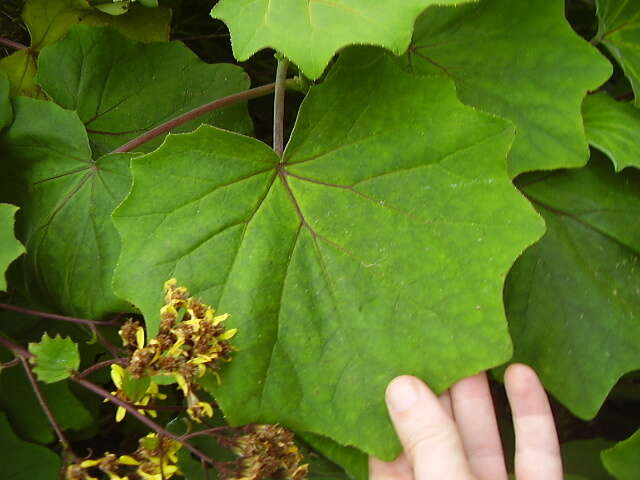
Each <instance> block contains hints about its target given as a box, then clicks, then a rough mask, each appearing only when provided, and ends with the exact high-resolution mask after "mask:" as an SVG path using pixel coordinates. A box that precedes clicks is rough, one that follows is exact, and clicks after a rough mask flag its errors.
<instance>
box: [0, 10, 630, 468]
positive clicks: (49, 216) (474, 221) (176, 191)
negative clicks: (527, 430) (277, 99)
mask: <svg viewBox="0 0 640 480" xmlns="http://www.w3.org/2000/svg"><path fill="white" fill-rule="evenodd" d="M95 3H99V2H88V1H86V0H46V1H45V0H27V1H26V2H22V1H18V0H11V1H7V2H3V4H2V5H0V10H2V12H1V13H2V15H3V16H2V19H1V21H0V28H1V29H2V30H1V32H0V37H2V39H4V42H0V55H2V58H0V129H1V131H0V162H2V170H1V171H2V174H0V247H1V248H0V269H1V272H0V273H2V274H3V276H2V280H0V288H1V289H2V290H3V291H5V293H3V294H2V296H3V299H2V302H3V303H6V304H12V305H19V306H22V307H26V308H28V309H30V310H38V311H46V312H51V313H57V314H62V315H67V316H73V317H82V318H84V319H90V320H100V319H104V318H107V317H109V316H110V315H112V314H115V313H123V314H129V315H137V316H138V318H142V317H143V318H144V322H145V324H146V327H147V330H148V332H149V334H150V335H153V334H155V333H156V332H157V330H158V326H159V321H160V317H159V315H158V310H159V308H160V307H161V306H162V304H163V301H162V297H163V292H162V288H161V287H162V284H163V282H164V281H165V280H167V279H169V278H172V277H176V278H177V279H178V282H179V283H180V284H184V285H187V286H188V287H189V290H190V291H191V292H192V293H193V294H194V295H195V296H197V297H198V298H200V299H201V300H202V301H204V302H206V303H208V304H212V305H215V306H216V307H218V308H219V309H220V310H221V311H225V312H229V313H231V314H232V317H231V318H230V319H229V320H228V324H229V325H230V326H232V327H237V328H239V333H238V335H237V339H234V341H235V344H236V346H237V347H238V349H239V350H238V352H237V353H236V354H235V355H234V361H233V362H231V363H230V364H229V365H228V366H227V367H225V368H224V369H223V370H222V371H221V377H222V383H221V384H217V383H216V382H211V381H205V382H203V387H204V388H205V389H206V390H207V391H208V392H209V393H210V394H211V395H212V396H213V397H214V398H215V400H216V402H217V403H218V405H219V406H220V408H221V410H222V412H223V413H224V417H225V420H224V421H226V422H229V423H230V424H233V425H242V424H246V423H253V422H263V423H282V424H283V425H285V426H287V427H288V428H291V429H293V430H294V431H296V433H298V435H299V436H300V438H301V439H304V442H305V443H306V444H307V445H308V448H309V449H310V450H309V456H310V458H311V459H312V468H311V477H312V478H355V479H364V478H366V476H367V472H366V455H368V454H373V455H376V456H378V457H380V458H383V459H387V460H389V459H392V458H394V457H395V456H396V455H397V454H398V453H399V451H400V448H399V444H398V442H397V440H396V438H395V435H394V434H393V429H392V427H391V424H390V422H389V419H388V417H387V414H386V411H385V406H384V401H383V392H384V388H385V386H386V384H387V383H388V382H389V381H390V380H391V379H392V378H393V377H395V376H397V375H399V374H405V373H408V374H414V375H417V376H419V377H421V378H423V379H425V380H426V381H427V382H428V383H429V384H430V385H431V386H432V387H433V388H434V389H435V390H437V391H443V390H444V389H446V388H448V387H449V386H450V385H451V384H453V383H454V382H455V381H457V380H459V379H460V378H463V377H465V376H468V375H471V374H473V373H476V372H478V371H481V370H486V369H492V368H495V377H496V378H499V376H500V375H499V372H500V371H501V369H502V367H504V366H505V365H506V364H508V363H509V362H513V361H519V362H525V363H528V364H530V365H532V366H533V367H534V368H535V369H536V371H537V372H538V374H539V375H540V377H541V379H542V381H543V383H544V385H545V387H546V388H547V390H548V391H549V393H550V394H551V395H552V396H553V399H554V405H555V413H556V416H557V420H558V425H559V431H560V435H561V440H562V441H563V442H564V450H565V464H566V466H567V474H568V478H569V477H570V478H583V479H585V478H587V479H600V478H603V479H604V478H616V479H619V480H626V479H632V478H638V477H640V465H638V458H640V442H639V441H638V440H639V438H640V437H638V433H637V432H636V430H638V429H639V428H640V415H639V414H638V413H637V412H638V411H639V409H638V407H639V406H640V377H639V376H638V370H640V348H639V345H640V261H639V258H640V173H639V172H638V169H639V168H640V110H639V109H638V107H639V106H640V100H638V99H639V96H638V95H639V92H638V89H639V88H640V78H639V76H638V72H640V54H639V53H638V52H640V4H639V3H638V2H632V1H626V0H596V1H593V0H567V1H566V2H565V1H563V0H545V1H539V2H533V3H532V2H515V1H512V0H478V1H465V0H459V1H455V0H451V1H439V2H436V1H431V0H412V1H407V2H400V3H402V5H399V4H398V2H393V1H391V0H386V1H380V2H368V1H361V0H336V1H335V2H303V1H299V0H272V1H267V0H264V1H256V2H244V3H246V5H244V4H243V5H240V6H239V5H238V2H236V1H233V0H220V1H219V2H217V3H216V2H215V1H210V2H204V1H203V2H192V1H189V0H167V1H166V2H162V1H161V2H160V6H158V7H157V8H146V7H145V6H143V5H141V4H138V3H133V4H132V5H131V8H130V9H129V10H128V11H122V12H118V13H121V14H119V15H112V14H109V13H106V12H105V10H109V9H108V8H102V7H101V8H95V5H94V4H95ZM103 3H104V2H103ZM110 7H112V6H110ZM210 10H211V12H210ZM227 29H228V30H227ZM12 42H19V43H23V44H24V46H25V48H18V49H15V51H14V48H12V46H11V45H13V46H14V47H15V43H12ZM18 47H19V45H18ZM265 49H266V50H265ZM269 49H273V50H276V51H277V52H278V54H279V55H281V56H284V57H287V58H288V59H289V60H291V62H292V67H291V69H290V74H291V75H292V76H294V75H295V76H296V77H297V81H296V82H294V84H295V85H297V86H298V87H297V90H296V91H289V92H287V105H286V107H287V108H286V123H285V130H286V133H287V137H288V144H287V146H286V150H285V152H284V154H283V155H282V157H280V156H278V155H277V154H276V153H275V152H274V151H273V150H272V149H271V148H270V146H269V145H268V144H269V143H271V141H272V138H271V134H270V129H271V122H272V120H271V115H272V110H271V108H272V107H271V100H270V99H269V98H260V99H256V100H252V101H251V102H250V103H249V104H247V103H246V102H244V103H243V102H240V103H234V104H233V105H230V106H227V107H225V108H221V109H216V110H213V111H210V112H208V113H207V114H205V115H201V116H198V117H197V118H195V119H192V120H191V121H189V122H187V123H185V124H183V125H182V126H180V127H178V128H176V129H174V130H172V133H171V134H169V135H164V134H163V135H160V136H158V137H156V138H155V139H153V140H152V141H150V142H147V143H144V144H142V145H140V146H139V147H138V148H136V149H134V150H133V151H127V152H126V153H122V152H121V151H120V149H119V147H121V146H122V145H124V144H126V143H127V142H129V141H131V140H133V139H135V138H136V137H138V136H139V135H141V134H144V133H145V132H147V131H149V130H151V129H153V128H154V127H157V126H158V125H161V124H163V123H165V122H168V121H169V120H171V119H173V118H174V117H176V116H179V115H181V114H185V113H186V112H189V111H190V110H192V109H194V108H197V107H199V106H201V105H203V104H206V103H208V102H212V101H214V100H216V99H223V98H226V97H228V96H230V95H234V94H241V93H242V92H244V91H246V90H247V89H248V88H249V87H250V86H254V87H255V86H258V85H263V84H266V83H269V82H272V81H273V78H274V76H275V64H276V61H275V59H274V58H273V50H269ZM307 87H308V88H307ZM116 150H117V151H116ZM16 212H17V213H16ZM14 218H15V222H14ZM23 252H24V254H23ZM18 257H19V258H18ZM16 258H17V260H16ZM140 315H141V316H142V317H140ZM116 330H117V329H115V328H111V329H104V331H103V332H102V333H103V334H104V335H105V336H106V337H107V338H110V339H111V340H114V339H115V337H116V333H115V332H116ZM58 334H61V335H63V336H64V337H65V338H67V340H62V339H61V337H56V335H58ZM0 335H1V336H2V337H4V338H7V339H10V340H11V341H13V342H15V343H18V344H20V345H23V346H25V347H26V345H27V343H29V342H37V341H39V340H40V338H41V337H42V338H44V341H43V342H42V343H40V344H39V345H37V346H34V347H32V352H33V353H36V354H37V356H38V362H39V363H38V364H37V365H36V367H35V368H34V370H35V371H36V373H38V375H39V378H40V380H42V381H44V382H49V383H51V382H54V383H51V385H44V384H43V386H42V389H43V392H44V393H45V395H46V396H47V398H48V401H49V403H50V405H51V407H52V410H53V411H54V414H56V415H58V416H60V424H61V427H62V428H63V429H64V430H65V431H66V432H67V434H68V435H69V437H70V438H71V441H72V444H73V445H74V447H75V448H77V449H78V450H79V451H81V449H82V451H87V449H93V450H96V451H99V452H101V451H104V450H112V451H113V450H118V449H122V448H124V447H126V446H129V445H130V444H131V441H130V440H128V439H129V438H131V437H134V436H135V435H138V436H140V434H141V432H144V429H142V427H140V426H139V425H137V424H136V423H135V422H134V421H132V420H127V421H125V423H124V425H123V426H121V427H116V426H115V424H114V423H113V422H112V421H110V419H111V418H112V413H113V412H112V410H113V407H112V406H111V405H104V404H101V403H100V400H99V399H98V398H97V397H95V398H94V397H93V396H92V395H91V394H90V393H88V392H85V391H82V390H81V389H78V388H76V387H77V386H76V385H70V384H69V383H68V381H67V380H66V378H67V377H68V376H69V372H70V371H75V370H77V369H79V368H86V367H89V366H91V365H92V364H94V363H96V362H98V361H101V360H104V359H105V358H108V357H107V356H106V355H107V352H106V351H105V349H104V347H103V346H102V345H101V343H102V342H96V338H95V335H94V334H93V333H92V332H91V330H88V329H87V328H85V327H84V326H82V325H76V324H71V325H70V324H66V323H61V322H56V321H52V320H42V319H38V318H36V317H32V316H25V315H21V314H18V313H15V312H9V311H3V312H1V313H0ZM69 338H71V339H72V340H73V342H75V343H73V342H72V340H69ZM67 343H69V344H70V345H71V347H69V345H67ZM76 344H77V345H76ZM10 360H11V354H10V352H9V351H8V350H5V349H1V348H0V361H3V362H8V361H10ZM48 362H50V363H51V365H49V364H48ZM19 368H20V367H15V369H14V368H13V367H12V368H10V369H7V370H6V371H5V370H4V369H3V370H0V386H1V390H0V409H1V410H2V413H0V444H2V445H5V444H6V445H11V450H12V451H14V452H17V453H16V454H15V455H12V456H11V458H10V459H8V458H7V459H3V461H2V463H3V465H7V464H8V463H9V464H11V468H13V469H14V470H11V472H14V471H15V472H16V473H15V474H14V473H11V474H12V475H14V476H13V477H11V478H43V479H44V478H56V476H57V475H58V471H59V469H60V465H61V462H63V461H64V460H65V459H64V458H60V453H61V452H60V446H59V445H57V444H56V442H55V441H54V438H55V437H54V436H53V432H52V430H51V428H50V426H49V424H48V423H47V422H46V419H45V418H44V417H43V416H41V413H40V412H39V411H37V408H38V405H37V403H35V402H34V400H33V398H30V397H29V395H30V392H29V390H30V389H29V386H28V384H27V383H26V378H24V375H23V374H22V372H19V371H18V369H19ZM91 378H92V379H93V381H95V382H97V383H101V384H104V385H105V386H107V385H108V383H109V379H108V378H107V376H106V374H105V372H97V373H95V374H93V376H92V377H91ZM205 378H206V377H205ZM209 380H210V379H209ZM56 382H57V383H56ZM493 386H494V390H495V393H496V397H497V408H498V411H499V412H500V413H501V415H502V416H505V415H506V412H507V410H506V408H505V407H504V405H503V401H500V400H499V399H500V398H502V397H501V395H502V393H501V386H500V383H499V381H497V380H496V381H495V382H494V385H493ZM108 388H109V387H108V386H107V389H108ZM61 405H64V406H65V407H64V408H62V407H61ZM174 417H175V415H172V414H171V413H167V412H165V413H162V414H161V416H160V418H159V421H160V422H161V423H162V424H170V423H171V422H172V420H175V418H174ZM105 418H108V419H109V422H110V423H109V422H107V424H108V427H107V428H102V427H103V426H104V425H105V420H104V419H105ZM507 430H508V429H507ZM507 430H505V444H506V445H507V446H508V445H509V444H510V441H509V435H508V432H507ZM634 432H635V433H634ZM618 442H620V443H618ZM202 448H203V449H209V450H207V451H210V450H211V451H215V448H214V447H212V446H211V445H204V446H202ZM2 450H3V452H2V453H0V455H3V454H5V455H6V452H4V450H5V449H2ZM507 450H509V448H507ZM35 456H37V457H38V458H42V461H41V462H38V463H34V462H33V458H34V457H35ZM576 457H582V458H587V459H589V462H591V463H590V464H591V465H595V466H597V467H593V468H590V469H586V468H584V465H581V464H580V462H576V461H572V460H571V459H572V458H576ZM7 462H8V463H7ZM181 464H182V468H183V471H184V472H185V475H186V477H187V478H189V479H191V480H193V479H196V478H202V477H201V471H200V470H199V469H198V468H197V465H195V466H194V465H193V460H192V459H191V458H190V457H189V456H188V455H187V456H182V457H181ZM314 465H317V466H316V467H314ZM588 470H591V471H588Z"/></svg>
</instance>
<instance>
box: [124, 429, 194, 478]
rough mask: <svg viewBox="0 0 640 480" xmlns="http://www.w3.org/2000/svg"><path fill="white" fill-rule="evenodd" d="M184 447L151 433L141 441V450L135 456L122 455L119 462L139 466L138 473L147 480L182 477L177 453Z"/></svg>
mask: <svg viewBox="0 0 640 480" xmlns="http://www.w3.org/2000/svg"><path fill="white" fill-rule="evenodd" d="M180 448H182V445H181V444H180V443H179V442H177V441H175V440H172V439H169V438H166V437H162V438H160V437H158V434H157V433H150V434H149V435H147V436H146V437H144V438H142V439H140V448H139V449H138V450H137V451H136V453H134V454H133V455H122V456H121V457H120V458H118V462H119V463H121V464H122V465H128V466H137V467H138V468H137V469H136V473H137V474H138V476H139V477H140V478H143V479H145V480H165V479H169V478H171V477H173V475H181V474H182V472H180V470H179V468H178V466H177V465H176V463H177V462H178V456H177V455H176V453H177V452H178V450H180Z"/></svg>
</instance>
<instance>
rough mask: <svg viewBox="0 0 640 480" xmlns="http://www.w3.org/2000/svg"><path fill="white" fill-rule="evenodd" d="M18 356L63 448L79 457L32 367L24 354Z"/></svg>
mask: <svg viewBox="0 0 640 480" xmlns="http://www.w3.org/2000/svg"><path fill="white" fill-rule="evenodd" d="M18 358H19V359H20V362H21V363H22V366H23V367H24V372H25V373H26V374H27V378H28V379H29V382H30V383H31V387H32V388H33V393H35V394H36V398H37V399H38V402H39V403H40V407H42V411H43V412H44V414H45V415H46V416H47V419H48V420H49V423H50V424H51V427H52V428H53V431H54V432H56V436H57V437H58V441H59V442H60V444H61V445H62V448H63V449H64V450H65V451H67V452H69V453H70V454H71V456H72V457H73V458H74V459H76V458H77V457H76V455H75V453H73V450H71V444H70V443H69V441H68V440H67V437H65V436H64V433H62V429H61V428H60V425H58V422H57V421H56V417H54V416H53V412H52V411H51V409H50V408H49V404H48V403H47V400H46V399H45V398H44V395H43V394H42V390H40V386H39V385H38V382H37V381H36V379H35V377H34V376H33V372H32V371H31V367H30V366H29V364H28V363H27V360H26V359H25V358H24V356H22V355H19V356H18Z"/></svg>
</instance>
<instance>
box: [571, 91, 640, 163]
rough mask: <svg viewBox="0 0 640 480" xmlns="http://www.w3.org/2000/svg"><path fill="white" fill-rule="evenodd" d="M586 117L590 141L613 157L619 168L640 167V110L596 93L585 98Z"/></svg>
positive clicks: (585, 125) (584, 115)
mask: <svg viewBox="0 0 640 480" xmlns="http://www.w3.org/2000/svg"><path fill="white" fill-rule="evenodd" d="M582 116H583V119H584V128H585V131H586V133H587V139H588V140H589V143H590V144H591V145H593V146H594V147H595V148H597V149H598V150H600V151H601V152H603V153H605V154H606V155H607V156H608V157H609V158H610V159H611V161H612V162H613V165H614V166H615V169H616V171H620V170H622V169H623V168H626V167H636V168H640V110H638V109H637V108H635V107H634V106H633V105H631V104H629V103H625V102H617V101H615V100H614V99H613V98H611V97H610V96H609V95H607V94H606V93H596V94H594V95H589V96H588V97H586V98H585V99H584V102H583V104H582Z"/></svg>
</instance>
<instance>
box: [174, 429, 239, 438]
mask: <svg viewBox="0 0 640 480" xmlns="http://www.w3.org/2000/svg"><path fill="white" fill-rule="evenodd" d="M232 429H233V427H229V426H228V425H223V426H221V427H214V428H207V429H206V430H198V431H197V432H191V433H186V434H184V435H182V436H181V437H180V438H181V439H183V440H189V439H190V438H193V437H199V436H201V435H210V434H212V433H218V432H223V431H225V430H232Z"/></svg>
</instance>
